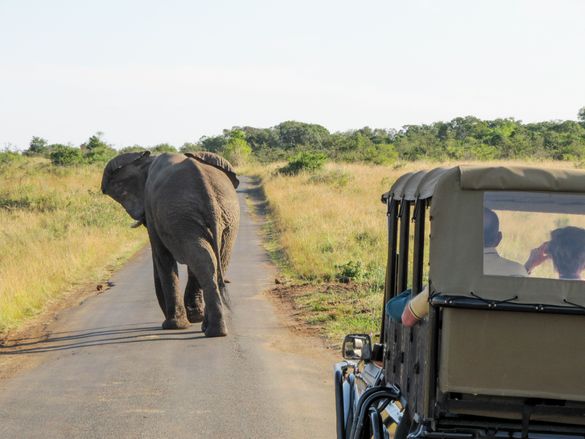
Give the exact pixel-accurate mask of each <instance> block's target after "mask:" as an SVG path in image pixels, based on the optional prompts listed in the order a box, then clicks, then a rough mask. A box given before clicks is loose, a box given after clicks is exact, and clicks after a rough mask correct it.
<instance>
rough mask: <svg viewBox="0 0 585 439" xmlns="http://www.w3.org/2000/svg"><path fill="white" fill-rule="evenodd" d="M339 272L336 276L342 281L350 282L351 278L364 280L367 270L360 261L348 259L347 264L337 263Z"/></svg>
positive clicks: (336, 266)
mask: <svg viewBox="0 0 585 439" xmlns="http://www.w3.org/2000/svg"><path fill="white" fill-rule="evenodd" d="M335 269H336V270H337V273H335V278H336V279H337V280H338V281H340V282H348V281H349V280H356V281H359V280H362V279H363V278H364V277H365V275H366V272H365V270H364V267H363V265H362V263H361V262H360V261H348V262H346V263H345V264H340V265H335Z"/></svg>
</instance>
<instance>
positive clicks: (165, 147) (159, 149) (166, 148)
mask: <svg viewBox="0 0 585 439" xmlns="http://www.w3.org/2000/svg"><path fill="white" fill-rule="evenodd" d="M150 151H151V152H153V153H155V154H162V153H163V152H175V153H176V152H177V148H175V147H174V146H173V145H169V144H168V143H161V144H159V145H156V146H153V147H152V148H150Z"/></svg>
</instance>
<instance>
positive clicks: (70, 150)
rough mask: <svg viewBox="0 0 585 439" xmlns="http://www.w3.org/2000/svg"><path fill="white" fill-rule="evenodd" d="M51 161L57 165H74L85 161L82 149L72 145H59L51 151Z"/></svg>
mask: <svg viewBox="0 0 585 439" xmlns="http://www.w3.org/2000/svg"><path fill="white" fill-rule="evenodd" d="M50 158H51V163H53V164H54V165H56V166H72V165H78V164H80V163H82V162H83V153H82V152H81V149H79V148H74V147H72V146H65V145H57V146H55V148H54V149H53V151H51V155H50Z"/></svg>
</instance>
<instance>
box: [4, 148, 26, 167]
mask: <svg viewBox="0 0 585 439" xmlns="http://www.w3.org/2000/svg"><path fill="white" fill-rule="evenodd" d="M20 160H23V157H22V156H21V155H20V154H19V153H17V152H14V151H0V165H4V164H8V163H14V162H18V161H20Z"/></svg>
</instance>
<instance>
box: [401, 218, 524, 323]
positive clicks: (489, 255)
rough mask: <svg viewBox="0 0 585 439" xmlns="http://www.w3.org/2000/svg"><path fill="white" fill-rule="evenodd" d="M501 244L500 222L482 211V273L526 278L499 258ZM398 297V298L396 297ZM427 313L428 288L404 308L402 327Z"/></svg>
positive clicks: (515, 266)
mask: <svg viewBox="0 0 585 439" xmlns="http://www.w3.org/2000/svg"><path fill="white" fill-rule="evenodd" d="M500 242H502V232H501V231H500V220H499V218H498V215H497V214H496V213H495V212H494V211H493V210H491V209H488V208H484V209H483V272H484V274H487V275H498V276H522V277H523V276H527V275H528V273H527V271H526V268H525V267H524V266H523V265H522V264H519V263H518V262H514V261H511V260H509V259H506V258H503V257H501V256H500V255H499V254H498V252H497V250H496V247H498V245H500ZM397 297H400V296H397ZM428 313H429V287H428V285H427V286H426V287H425V289H424V290H423V291H422V292H421V293H420V294H418V295H417V296H415V297H414V298H413V299H412V300H411V301H409V302H408V303H407V304H406V306H405V307H404V311H403V312H402V316H401V321H402V324H403V325H404V326H408V327H411V326H414V325H415V324H416V323H418V322H419V321H420V320H422V319H423V318H424V317H425V316H426V315H427V314H428Z"/></svg>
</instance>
